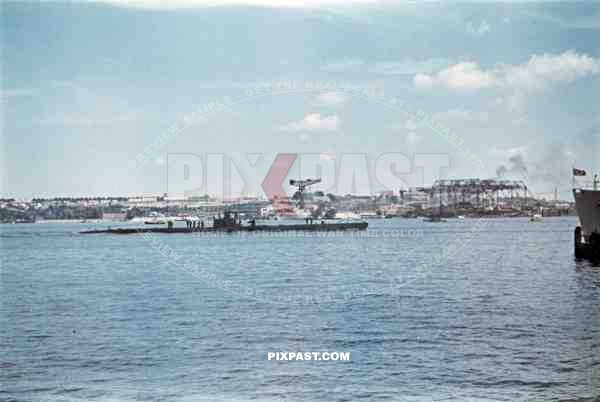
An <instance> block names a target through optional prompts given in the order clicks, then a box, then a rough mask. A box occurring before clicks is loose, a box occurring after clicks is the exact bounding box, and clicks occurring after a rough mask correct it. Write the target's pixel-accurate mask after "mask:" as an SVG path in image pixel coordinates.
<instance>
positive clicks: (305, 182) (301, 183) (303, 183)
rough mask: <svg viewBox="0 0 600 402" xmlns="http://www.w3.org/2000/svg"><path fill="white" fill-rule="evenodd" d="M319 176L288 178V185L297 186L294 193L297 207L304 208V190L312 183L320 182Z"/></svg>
mask: <svg viewBox="0 0 600 402" xmlns="http://www.w3.org/2000/svg"><path fill="white" fill-rule="evenodd" d="M321 181H322V180H321V178H318V179H299V180H296V179H290V186H294V187H298V191H296V193H295V194H294V198H296V199H297V200H298V208H304V191H305V190H306V189H307V188H308V187H310V186H312V185H313V184H317V183H321Z"/></svg>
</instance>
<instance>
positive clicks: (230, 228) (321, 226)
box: [79, 222, 369, 234]
mask: <svg viewBox="0 0 600 402" xmlns="http://www.w3.org/2000/svg"><path fill="white" fill-rule="evenodd" d="M368 225H369V224H368V223H367V222H343V223H314V224H294V225H225V226H218V227H205V228H199V227H195V228H188V227H185V228H182V227H179V228H175V227H168V228H146V227H139V228H137V227H130V228H115V229H110V228H109V229H95V230H84V231H82V232H79V233H81V234H139V233H149V232H151V233H164V234H183V233H210V232H227V233H231V232H235V231H247V232H289V231H313V232H314V231H340V230H366V229H367V227H368Z"/></svg>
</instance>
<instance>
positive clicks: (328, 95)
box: [314, 91, 349, 105]
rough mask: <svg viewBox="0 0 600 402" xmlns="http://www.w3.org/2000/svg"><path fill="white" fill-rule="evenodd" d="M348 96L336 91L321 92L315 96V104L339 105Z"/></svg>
mask: <svg viewBox="0 0 600 402" xmlns="http://www.w3.org/2000/svg"><path fill="white" fill-rule="evenodd" d="M348 99H349V98H348V97H346V96H344V95H343V94H340V93H338V92H329V91H327V92H322V93H320V94H319V95H318V96H317V97H316V98H315V102H314V103H315V104H316V105H339V104H341V103H344V102H345V101H347V100H348Z"/></svg>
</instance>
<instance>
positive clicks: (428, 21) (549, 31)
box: [0, 0, 600, 199]
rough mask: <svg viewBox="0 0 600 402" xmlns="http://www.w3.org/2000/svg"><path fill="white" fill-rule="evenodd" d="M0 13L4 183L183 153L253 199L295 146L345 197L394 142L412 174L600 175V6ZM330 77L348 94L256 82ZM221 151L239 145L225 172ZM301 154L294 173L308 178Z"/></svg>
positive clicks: (96, 4)
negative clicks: (262, 91) (322, 167)
mask: <svg viewBox="0 0 600 402" xmlns="http://www.w3.org/2000/svg"><path fill="white" fill-rule="evenodd" d="M0 19H1V23H0V34H1V44H2V47H1V51H2V53H1V60H2V64H1V70H0V76H1V78H2V81H1V92H0V95H1V96H0V98H1V104H0V107H1V109H0V110H1V114H0V119H1V120H0V123H1V127H2V128H1V132H0V196H2V197H16V198H31V197H36V196H37V197H51V196H65V195H67V196H89V195H131V194H140V193H163V192H167V191H168V190H169V189H170V187H169V186H170V184H169V178H170V177H171V176H170V175H171V174H177V173H173V172H176V171H177V169H179V168H180V167H181V166H182V165H181V162H180V158H181V157H180V156H177V155H180V154H195V155H197V157H198V158H199V160H202V161H203V162H204V165H203V166H204V167H203V168H200V167H194V168H193V169H192V167H193V166H192V165H190V166H188V168H187V169H188V170H187V171H186V172H187V173H185V174H186V175H194V176H199V177H201V180H200V181H201V183H200V182H196V183H195V185H196V184H197V185H198V190H197V191H198V192H204V191H208V192H211V190H212V189H218V188H219V183H218V182H223V181H225V182H226V183H230V182H235V183H237V184H231V185H230V184H225V186H224V187H225V189H226V191H229V192H232V193H233V192H234V190H233V188H234V187H235V189H236V190H235V192H237V193H240V192H241V193H242V194H258V193H260V192H261V186H260V185H261V183H262V181H263V180H264V178H265V176H266V174H267V172H268V170H269V168H270V167H271V165H272V163H273V161H274V160H275V157H276V156H277V154H279V153H295V154H302V155H312V156H315V155H316V156H317V159H318V160H321V161H324V162H327V163H331V164H332V165H333V170H334V173H332V174H331V175H330V176H331V177H330V178H329V180H325V183H323V184H322V189H323V190H327V191H331V192H338V193H345V192H349V191H352V192H357V193H361V194H365V193H369V192H374V191H378V190H382V189H385V188H387V187H386V185H385V183H383V184H382V183H381V180H377V178H378V177H379V176H378V173H377V169H378V168H377V166H376V161H377V160H378V158H380V157H381V156H382V155H384V154H386V153H401V154H404V155H406V156H407V157H408V160H409V162H410V173H408V171H404V170H403V171H402V172H401V173H398V172H400V170H398V169H397V173H398V174H397V176H398V177H402V178H403V181H404V182H405V183H407V184H408V185H410V186H419V185H429V184H431V181H432V180H433V179H435V178H436V176H430V175H428V174H426V173H425V172H424V169H423V168H421V167H419V166H417V165H418V163H416V161H417V159H418V157H415V156H414V155H415V154H438V155H448V158H449V163H448V166H447V167H444V168H443V169H441V170H440V171H439V175H438V176H440V177H442V178H471V177H480V178H496V177H499V178H503V179H515V180H524V181H525V182H526V183H527V185H528V186H529V188H530V189H532V191H534V193H536V194H538V195H541V196H548V195H550V194H553V193H554V189H555V188H556V189H558V191H559V194H560V196H561V198H565V199H570V195H569V191H570V187H571V168H572V167H573V166H576V167H578V168H582V169H585V170H587V171H588V172H589V173H590V174H591V173H592V172H600V114H599V113H598V111H599V109H598V108H599V105H600V41H598V38H599V37H600V3H599V2H560V3H559V2H552V3H544V2H527V3H522V2H503V3H496V2H490V1H481V2H470V3H460V2H459V3H457V2H452V3H441V2H424V3H419V2H413V1H410V2H407V1H391V0H390V1H369V0H363V1H358V2H349V1H341V0H329V1H318V0H311V1H296V0H294V1H268V0H226V1H219V2H216V1H200V0H176V1H169V2H163V1H158V0H133V1H129V2H126V1H121V0H111V1H105V2H101V1H81V2H77V1H74V2H68V3H65V2H41V3H39V2H16V3H11V2H3V3H2V12H1V15H0ZM317 81H319V82H324V83H336V85H337V88H338V91H337V92H336V93H333V92H320V91H316V90H315V91H295V92H292V91H289V92H287V93H278V94H271V95H268V96H262V97H249V98H248V96H247V93H246V91H247V90H249V89H250V90H252V91H255V90H256V88H257V87H259V88H267V87H268V86H270V88H276V86H277V84H278V83H279V84H281V83H285V82H287V83H289V82H298V83H300V85H301V86H302V87H303V88H304V87H305V85H306V83H307V82H313V83H316V82H317ZM346 85H348V86H349V87H350V88H353V89H352V90H350V91H344V90H343V88H344V87H345V86H346ZM355 87H360V88H361V91H362V90H363V89H368V93H369V94H374V95H373V96H372V97H370V96H366V97H365V96H354V88H355ZM361 91H359V92H361ZM284 92H285V91H284ZM225 97H229V99H231V100H233V102H232V104H231V105H228V106H227V107H223V108H221V109H219V110H218V111H216V112H215V113H211V114H210V115H209V116H206V117H204V118H202V119H199V120H198V121H197V122H195V123H194V124H192V125H189V127H186V128H185V130H181V131H179V132H177V134H176V135H174V136H172V137H171V138H170V139H169V140H168V141H165V142H164V144H162V146H161V147H160V149H158V150H156V152H153V153H152V155H151V156H149V157H148V160H147V162H146V163H144V164H143V166H141V167H138V166H137V165H136V166H135V167H132V162H135V161H136V158H138V155H140V154H142V153H144V150H145V149H146V148H147V147H153V145H152V144H153V143H154V144H156V141H157V137H159V136H160V135H161V133H163V132H164V131H165V130H167V129H168V128H170V127H173V125H174V124H176V125H178V127H182V126H183V125H184V124H185V118H186V117H188V118H189V117H190V116H192V113H193V112H194V111H197V110H198V109H199V108H200V109H202V108H203V107H204V105H206V104H209V103H210V102H216V101H217V100H223V99H224V98H225ZM369 97H370V99H369ZM245 98H248V99H245ZM238 99H240V100H242V99H243V101H240V102H237V101H236V100H238ZM391 99H397V101H398V102H399V101H402V104H403V106H402V111H401V112H400V111H399V110H397V109H393V108H391V107H389V102H390V100H391ZM375 100H377V101H375ZM417 111H422V115H421V116H417ZM432 117H433V119H434V121H435V124H437V123H442V124H443V127H444V128H448V129H449V130H450V132H451V133H455V134H456V135H457V136H458V137H459V138H460V140H461V141H462V143H461V146H460V147H457V146H456V143H452V142H451V141H449V140H448V139H447V138H444V135H442V134H440V131H442V129H441V128H439V129H437V130H436V126H435V125H433V124H429V123H428V120H430V119H431V118H432ZM467 148H468V150H469V155H472V154H474V155H476V159H477V160H480V161H481V165H480V166H479V167H477V166H475V164H474V163H473V161H472V160H471V159H470V158H469V156H466V155H465V150H466V149H467ZM207 154H223V161H224V162H223V163H222V164H221V165H222V167H223V169H222V171H219V169H217V170H216V171H215V169H211V168H210V166H209V163H208V157H207ZM247 154H251V155H249V156H247ZM356 154H364V155H365V160H366V164H365V166H366V169H362V168H361V167H360V166H359V167H357V166H358V165H360V163H361V159H360V158H358V159H357V157H356ZM257 155H260V157H258V156H257ZM178 158H179V159H178ZM256 158H258V161H255V159H256ZM398 160H399V161H402V159H398ZM299 161H300V157H298V159H297V160H296V163H295V164H294V166H293V167H292V169H291V170H290V172H289V175H288V177H298V176H300V175H309V176H310V175H311V174H310V173H311V172H310V169H308V170H309V171H305V170H303V169H302V168H301V167H299ZM138 164H139V163H138ZM388 165H389V164H388ZM307 166H308V165H307ZM396 168H398V166H396ZM190 169H191V170H190ZM385 169H387V170H388V171H389V170H390V169H389V166H388V167H386V168H385ZM392 170H393V169H392ZM338 174H340V175H343V176H344V178H343V180H342V179H341V178H338V179H336V177H337V175H338ZM316 175H318V172H315V173H314V174H312V176H316ZM353 175H354V176H353ZM373 176H376V178H375V179H374V178H373ZM186 177H188V176H186ZM348 177H350V179H349V180H350V181H348ZM352 177H354V179H353V180H352ZM188 178H189V177H188ZM240 180H241V183H242V184H239V183H240ZM172 182H173V180H171V183H172ZM342 182H343V183H342ZM200 184H201V186H200ZM244 185H245V187H244ZM229 186H230V187H231V188H230V189H229V190H227V189H228V188H229ZM338 187H340V188H338ZM194 188H196V187H194ZM189 189H190V190H191V187H190V188H189ZM286 190H287V189H286ZM338 190H339V191H338Z"/></svg>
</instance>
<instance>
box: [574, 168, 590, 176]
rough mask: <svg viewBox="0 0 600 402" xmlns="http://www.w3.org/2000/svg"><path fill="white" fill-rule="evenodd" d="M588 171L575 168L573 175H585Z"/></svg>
mask: <svg viewBox="0 0 600 402" xmlns="http://www.w3.org/2000/svg"><path fill="white" fill-rule="evenodd" d="M586 174H587V173H586V172H585V170H583V169H577V168H573V176H585V175H586Z"/></svg>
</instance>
